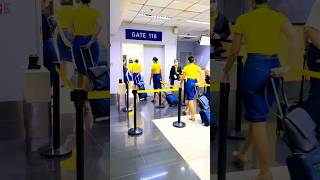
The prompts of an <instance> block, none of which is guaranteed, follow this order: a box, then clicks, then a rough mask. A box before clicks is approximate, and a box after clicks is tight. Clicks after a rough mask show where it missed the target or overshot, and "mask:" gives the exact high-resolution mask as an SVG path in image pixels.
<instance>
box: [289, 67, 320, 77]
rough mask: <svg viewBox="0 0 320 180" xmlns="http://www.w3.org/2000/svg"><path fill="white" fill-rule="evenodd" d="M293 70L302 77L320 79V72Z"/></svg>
mask: <svg viewBox="0 0 320 180" xmlns="http://www.w3.org/2000/svg"><path fill="white" fill-rule="evenodd" d="M293 70H294V72H296V73H299V74H301V75H305V76H308V77H312V78H317V79H320V72H316V71H309V70H307V69H293Z"/></svg>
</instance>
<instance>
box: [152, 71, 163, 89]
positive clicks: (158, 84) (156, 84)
mask: <svg viewBox="0 0 320 180" xmlns="http://www.w3.org/2000/svg"><path fill="white" fill-rule="evenodd" d="M160 81H161V74H154V75H153V89H161V82H160Z"/></svg>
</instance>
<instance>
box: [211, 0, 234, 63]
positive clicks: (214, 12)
mask: <svg viewBox="0 0 320 180" xmlns="http://www.w3.org/2000/svg"><path fill="white" fill-rule="evenodd" d="M210 16H211V20H210V21H211V22H210V24H211V26H212V28H211V30H212V31H211V38H210V43H211V46H212V47H213V50H214V53H213V56H214V57H217V56H218V57H220V56H221V52H219V49H222V48H223V46H222V43H221V40H226V39H228V37H229V36H230V34H231V30H230V24H229V21H228V19H227V18H226V17H225V16H224V15H223V14H222V13H221V12H219V10H218V2H217V0H211V13H210Z"/></svg>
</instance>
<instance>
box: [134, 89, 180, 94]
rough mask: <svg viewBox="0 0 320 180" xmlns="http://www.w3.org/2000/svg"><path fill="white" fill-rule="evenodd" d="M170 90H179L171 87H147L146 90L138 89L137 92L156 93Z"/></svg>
mask: <svg viewBox="0 0 320 180" xmlns="http://www.w3.org/2000/svg"><path fill="white" fill-rule="evenodd" d="M170 91H179V88H173V89H148V90H138V91H137V92H138V93H157V92H170Z"/></svg>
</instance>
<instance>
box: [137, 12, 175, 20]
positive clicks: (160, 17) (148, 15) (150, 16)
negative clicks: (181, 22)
mask: <svg viewBox="0 0 320 180" xmlns="http://www.w3.org/2000/svg"><path fill="white" fill-rule="evenodd" d="M138 16H141V17H148V18H154V19H162V20H170V18H169V17H166V16H154V15H151V14H140V13H139V14H138Z"/></svg>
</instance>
